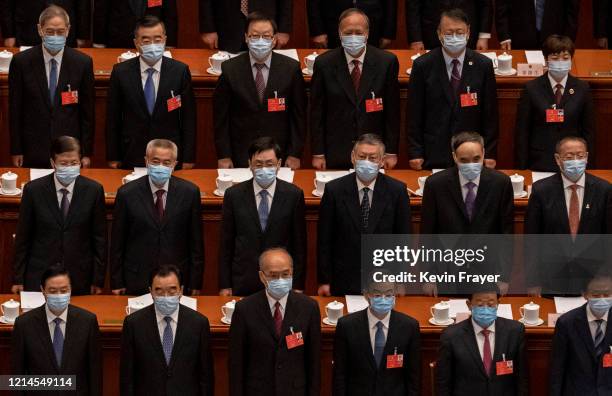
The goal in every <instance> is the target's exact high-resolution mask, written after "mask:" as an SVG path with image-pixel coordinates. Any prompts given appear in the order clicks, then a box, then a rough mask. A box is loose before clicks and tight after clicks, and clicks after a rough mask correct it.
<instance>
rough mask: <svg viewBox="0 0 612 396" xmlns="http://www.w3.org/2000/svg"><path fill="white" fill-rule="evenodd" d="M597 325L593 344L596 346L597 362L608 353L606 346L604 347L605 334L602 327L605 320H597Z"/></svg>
mask: <svg viewBox="0 0 612 396" xmlns="http://www.w3.org/2000/svg"><path fill="white" fill-rule="evenodd" d="M595 323H597V329H595V338H594V339H593V343H594V344H595V356H596V357H597V360H599V359H600V358H601V357H602V356H603V354H604V353H605V352H606V346H605V345H604V342H603V340H604V333H603V329H602V328H601V325H602V324H603V319H597V320H595Z"/></svg>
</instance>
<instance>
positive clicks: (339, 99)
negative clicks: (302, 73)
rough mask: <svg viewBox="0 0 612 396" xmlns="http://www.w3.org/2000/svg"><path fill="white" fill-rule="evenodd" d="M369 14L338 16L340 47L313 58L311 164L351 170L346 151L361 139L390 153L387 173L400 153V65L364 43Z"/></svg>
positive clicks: (384, 160) (353, 11)
mask: <svg viewBox="0 0 612 396" xmlns="http://www.w3.org/2000/svg"><path fill="white" fill-rule="evenodd" d="M369 29H370V22H369V20H368V17H367V15H366V14H365V13H364V12H363V11H361V10H359V9H357V8H349V9H347V10H345V11H344V12H343V13H342V14H341V15H340V20H339V26H338V32H339V34H340V41H341V43H342V46H341V47H338V48H335V49H333V50H330V51H327V52H325V53H324V54H321V55H319V56H318V57H317V59H316V61H315V65H314V72H313V75H312V82H311V85H310V87H311V88H310V99H311V103H310V104H311V109H310V126H311V134H312V153H313V157H312V166H313V167H314V168H315V169H318V170H325V169H346V168H350V167H351V158H350V156H349V153H350V151H351V148H352V146H353V143H354V142H355V140H356V139H358V138H359V135H361V134H363V133H366V132H371V133H377V134H379V135H380V136H381V137H382V139H383V142H384V144H385V146H386V147H387V150H388V153H387V155H386V156H385V157H384V158H381V163H382V165H383V166H384V167H385V168H386V169H392V168H393V167H395V165H396V164H397V153H398V150H399V147H398V143H399V111H400V106H399V102H400V96H399V83H398V80H397V76H398V70H399V62H398V60H397V57H396V56H395V55H393V54H392V53H390V52H386V51H383V50H381V49H378V48H376V47H374V46H371V45H368V44H367V41H368V36H369Z"/></svg>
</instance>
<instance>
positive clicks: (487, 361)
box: [436, 285, 529, 396]
mask: <svg viewBox="0 0 612 396" xmlns="http://www.w3.org/2000/svg"><path fill="white" fill-rule="evenodd" d="M486 286H488V287H484V286H483V287H482V289H479V290H475V292H474V293H473V294H472V295H471V298H470V299H469V300H468V301H467V304H468V307H469V308H470V311H471V312H472V316H471V318H470V319H466V320H464V321H462V322H460V323H457V324H455V325H451V326H449V327H448V328H446V329H445V330H444V331H443V332H442V335H441V336H440V347H439V350H438V361H437V364H436V392H437V394H438V395H440V396H446V395H449V396H450V395H456V396H464V395H465V396H467V395H482V396H497V395H520V396H526V395H527V394H528V392H529V384H528V371H529V370H528V368H527V354H526V351H525V326H523V324H522V323H519V322H515V321H513V320H509V319H505V318H500V317H498V316H497V304H498V300H499V296H498V291H497V290H494V289H495V286H494V285H486Z"/></svg>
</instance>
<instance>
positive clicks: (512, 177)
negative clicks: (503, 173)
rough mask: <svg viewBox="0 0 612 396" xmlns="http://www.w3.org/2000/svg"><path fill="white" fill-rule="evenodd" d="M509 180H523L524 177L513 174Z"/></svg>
mask: <svg viewBox="0 0 612 396" xmlns="http://www.w3.org/2000/svg"><path fill="white" fill-rule="evenodd" d="M510 179H512V180H523V179H524V177H523V176H521V175H519V174H518V173H515V174H514V175H512V176H510Z"/></svg>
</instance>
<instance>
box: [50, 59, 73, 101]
mask: <svg viewBox="0 0 612 396" xmlns="http://www.w3.org/2000/svg"><path fill="white" fill-rule="evenodd" d="M70 50H71V48H65V49H64V55H62V64H61V66H60V71H59V76H58V78H57V89H56V90H55V96H54V97H53V108H54V109H57V108H58V107H59V106H61V105H62V99H61V98H62V92H64V91H68V82H69V81H70V78H69V76H70V72H71V67H72V62H73V60H72V56H71V54H70ZM70 89H71V90H74V89H78V87H70Z"/></svg>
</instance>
